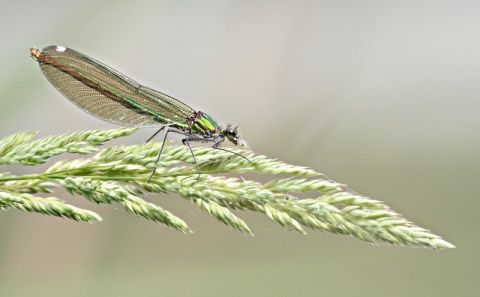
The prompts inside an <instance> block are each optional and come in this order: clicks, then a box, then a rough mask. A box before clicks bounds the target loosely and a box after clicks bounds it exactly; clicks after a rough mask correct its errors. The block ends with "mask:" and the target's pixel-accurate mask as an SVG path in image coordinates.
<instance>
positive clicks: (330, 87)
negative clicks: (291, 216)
mask: <svg viewBox="0 0 480 297" xmlns="http://www.w3.org/2000/svg"><path fill="white" fill-rule="evenodd" d="M479 12H480V2H479V1H203V2H199V1H140V0H137V1H93V0H90V1H69V0H67V1H50V0H44V1H1V2H0V36H1V49H0V53H1V54H0V65H1V67H0V81H1V83H0V100H1V114H0V115H1V116H0V129H1V136H2V137H3V136H6V135H9V134H12V133H15V132H19V131H25V130H34V131H41V134H40V135H41V136H46V135H51V134H57V133H65V132H73V131H78V130H88V129H98V128H112V127H114V126H113V125H110V124H107V123H105V122H102V121H100V120H97V119H96V118H93V117H91V116H89V115H88V114H86V113H84V112H82V111H81V110H79V109H77V108H76V107H74V105H73V104H71V103H70V102H69V101H68V100H66V99H65V98H63V97H62V95H61V94H60V93H58V92H57V91H56V90H55V89H54V88H53V87H52V86H51V85H50V83H49V82H48V81H47V80H46V79H45V78H44V76H43V74H42V73H41V71H40V70H39V68H38V65H37V63H36V62H34V61H33V60H32V59H31V58H30V57H29V48H30V47H31V46H37V47H40V48H43V47H45V46H47V45H63V46H67V47H71V48H73V49H76V50H78V51H81V52H83V53H85V54H87V55H89V56H91V57H94V58H95V59H97V60H99V61H102V62H104V63H106V64H107V65H109V66H111V67H113V68H115V69H117V70H119V71H120V72H123V73H125V74H127V75H129V76H130V77H132V78H133V79H135V80H137V81H138V82H140V83H142V84H145V85H147V86H150V87H153V88H155V89H157V90H160V91H163V92H165V93H167V94H169V95H172V96H174V97H176V98H179V99H181V100H183V101H185V102H187V103H188V104H189V105H191V106H192V107H193V108H194V109H197V110H202V111H205V112H208V113H209V114H211V115H212V116H213V117H214V118H215V119H216V120H217V121H218V122H219V123H235V124H239V125H240V130H241V134H242V136H243V137H244V138H245V139H246V140H247V141H248V143H249V144H250V146H251V147H252V149H253V150H254V151H256V152H258V153H260V154H265V155H267V156H269V157H272V158H279V159H281V160H283V161H285V162H289V163H293V164H296V165H304V166H309V167H312V168H313V169H315V170H316V171H319V172H323V173H325V174H326V175H328V176H329V177H330V178H332V179H334V180H336V181H339V182H342V183H346V184H348V185H350V187H351V188H353V189H354V190H356V191H357V192H360V193H362V194H364V195H367V196H370V197H372V198H375V199H379V200H383V201H385V202H386V204H387V205H389V206H391V207H392V208H393V209H394V210H396V211H397V212H399V213H402V214H404V215H405V216H406V217H407V218H408V219H410V220H412V221H414V222H415V223H417V224H418V225H420V226H422V227H425V228H428V229H431V230H432V231H433V232H434V233H436V234H439V235H441V236H443V237H444V238H445V239H446V240H447V241H449V242H451V243H453V244H455V245H456V246H457V249H455V250H449V251H444V252H435V251H430V250H425V249H420V248H401V247H391V246H382V247H376V246H373V245H370V244H367V243H364V242H360V241H358V240H356V239H353V238H350V237H342V236H335V235H331V234H327V233H321V232H315V231H309V234H308V235H307V236H304V235H300V234H296V233H293V232H289V231H287V230H284V229H282V228H281V227H280V226H279V225H277V224H275V223H273V222H271V221H269V220H268V219H267V218H266V217H265V216H262V215H260V214H251V213H247V212H239V213H238V215H239V216H240V217H241V218H242V219H244V220H245V221H246V222H247V223H248V224H249V226H250V228H251V229H252V231H253V232H254V233H255V237H250V236H244V235H243V234H241V233H239V232H237V231H234V230H232V229H230V228H228V227H226V226H224V225H222V224H221V223H219V222H217V221H216V220H215V219H214V218H212V217H210V216H209V215H207V214H205V213H203V212H199V211H198V210H197V209H196V206H195V205H193V204H191V203H189V202H187V201H184V200H183V199H182V198H180V197H179V196H175V195H151V196H149V197H147V199H148V200H149V201H151V202H155V203H158V204H159V205H161V206H162V207H164V208H166V209H167V210H170V211H171V212H173V213H174V214H176V215H178V216H179V217H181V218H183V219H185V220H186V222H187V223H188V224H189V225H190V226H191V227H192V229H193V230H194V231H195V233H194V234H191V235H184V234H180V233H178V232H176V231H173V230H170V229H168V228H166V227H164V226H162V225H158V224H154V223H151V222H148V221H145V220H142V219H138V218H136V217H135V216H133V215H131V214H127V213H126V212H125V211H124V210H123V209H122V207H121V206H120V205H117V206H114V207H112V206H96V205H92V204H91V203H88V202H86V201H85V199H84V198H82V197H79V196H76V197H73V196H70V195H68V194H66V193H65V192H62V191H59V192H58V196H60V197H61V198H62V199H65V200H67V201H68V202H69V203H72V204H74V205H76V206H79V207H85V208H88V209H91V210H94V211H96V212H97V213H99V214H100V215H101V216H102V217H103V218H104V221H103V222H102V223H97V224H93V225H91V224H85V223H76V222H71V221H69V220H65V219H60V218H54V217H45V216H41V215H37V214H29V213H23V212H20V211H16V210H10V211H7V212H5V211H2V212H1V213H0V238H1V241H0V289H1V292H2V296H27V295H30V296H55V295H63V296H132V295H137V296H314V295H324V296H478V294H479V293H480V281H479V270H480V269H479V264H480V263H479V262H480V261H479V255H478V253H479V244H480V240H479V235H478V234H479V231H478V227H479V223H478V217H479V215H478V209H479V207H480V202H479V201H480V199H479V193H480V183H479V181H478V178H479V173H480V169H479V167H480V158H479V157H480V151H479V150H480V137H479V132H480V117H479V114H480V100H479V99H480V98H479V96H480V83H479V80H480V16H479ZM153 132H154V130H152V129H144V130H141V131H139V132H137V133H136V134H135V135H133V136H130V137H128V138H124V139H121V143H125V144H135V143H141V142H143V141H145V140H146V139H147V138H148V137H149V136H150V135H151V134H152V133H153ZM48 165H51V163H50V164H47V166H48ZM41 169H42V168H24V167H20V166H13V167H12V166H3V167H2V168H1V171H2V172H3V171H11V172H13V173H15V174H25V173H34V172H39V170H41Z"/></svg>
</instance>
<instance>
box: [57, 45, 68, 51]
mask: <svg viewBox="0 0 480 297" xmlns="http://www.w3.org/2000/svg"><path fill="white" fill-rule="evenodd" d="M66 50H67V48H66V47H64V46H60V45H57V48H56V51H57V52H64V51H66Z"/></svg>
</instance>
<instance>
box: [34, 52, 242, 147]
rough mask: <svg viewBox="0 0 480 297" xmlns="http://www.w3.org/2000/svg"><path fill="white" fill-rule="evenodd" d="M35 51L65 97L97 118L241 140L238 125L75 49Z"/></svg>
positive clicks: (215, 137) (50, 79) (35, 56)
mask: <svg viewBox="0 0 480 297" xmlns="http://www.w3.org/2000/svg"><path fill="white" fill-rule="evenodd" d="M30 53H31V55H32V57H33V58H34V59H35V60H36V61H38V62H39V64H40V68H41V70H42V71H43V73H44V74H45V76H46V77H47V79H48V80H49V81H50V82H51V83H52V84H53V85H54V86H55V87H56V88H57V89H58V90H59V91H60V92H61V93H62V94H63V95H64V96H65V97H67V98H68V99H69V100H70V101H72V102H73V103H74V104H75V105H77V106H78V107H79V108H81V109H83V110H84V111H86V112H87V113H89V114H91V115H93V116H95V117H97V118H100V119H102V120H105V121H107V122H111V123H114V124H119V125H125V126H133V127H155V126H168V127H172V128H176V129H178V130H181V131H184V132H186V133H188V134H191V135H197V136H198V137H201V138H205V139H206V140H209V141H212V140H216V139H218V140H220V139H224V138H227V139H229V140H230V141H232V142H234V143H235V144H236V141H237V140H238V137H237V135H236V130H235V129H234V128H232V127H227V129H225V128H221V127H220V126H219V125H218V124H217V123H216V122H215V121H214V120H213V119H212V118H211V117H210V116H209V115H207V114H205V113H203V112H201V111H195V110H194V109H192V108H191V107H189V106H188V105H186V104H185V103H183V102H181V101H179V100H177V99H175V98H173V97H171V96H169V95H167V94H164V93H161V92H159V91H156V90H154V89H151V88H149V87H146V86H142V85H140V84H139V83H137V82H135V81H134V80H132V79H130V78H128V77H127V76H125V75H123V74H121V73H119V72H118V71H116V70H114V69H112V68H110V67H109V66H107V65H105V64H103V63H101V62H99V61H96V60H94V59H92V58H90V57H88V56H86V55H84V54H82V53H79V52H77V51H75V50H72V49H69V48H65V47H61V46H48V47H45V48H44V49H42V50H39V49H37V48H32V49H31V50H30ZM227 130H229V131H230V132H229V131H227ZM232 131H233V132H232ZM229 133H230V134H231V133H234V134H235V135H233V134H231V135H230V134H229Z"/></svg>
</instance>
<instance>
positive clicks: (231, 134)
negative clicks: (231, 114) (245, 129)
mask: <svg viewBox="0 0 480 297" xmlns="http://www.w3.org/2000/svg"><path fill="white" fill-rule="evenodd" d="M237 127H238V126H236V127H234V126H233V125H231V124H228V125H227V128H225V130H223V134H224V135H225V137H227V139H228V140H230V141H231V142H233V144H235V145H237V144H238V141H239V139H240V135H238V132H237Z"/></svg>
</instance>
